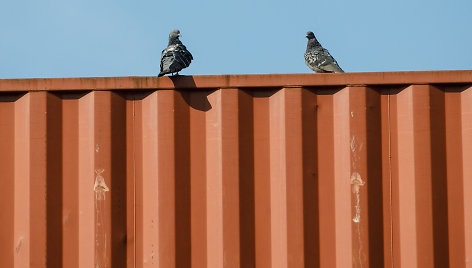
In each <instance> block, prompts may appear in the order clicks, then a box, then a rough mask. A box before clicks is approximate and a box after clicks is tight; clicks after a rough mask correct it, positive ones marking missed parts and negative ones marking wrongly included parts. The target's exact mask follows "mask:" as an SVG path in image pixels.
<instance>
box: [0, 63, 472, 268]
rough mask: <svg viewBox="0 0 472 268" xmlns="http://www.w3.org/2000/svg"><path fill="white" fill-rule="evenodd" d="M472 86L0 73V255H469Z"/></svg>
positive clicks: (128, 263)
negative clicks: (2, 77) (35, 76)
mask: <svg viewBox="0 0 472 268" xmlns="http://www.w3.org/2000/svg"><path fill="white" fill-rule="evenodd" d="M428 80H429V81H430V82H427V81H428ZM425 81H426V82H425ZM471 87H472V71H456V72H412V73H371V74H365V73H363V74H327V75H325V74H323V75H320V74H307V75H254V76H200V77H198V76H197V77H177V78H161V79H159V80H158V79H156V78H145V77H144V78H87V79H32V80H0V90H1V91H2V92H1V93H0V171H1V173H0V174H1V175H0V176H1V177H0V267H100V268H101V267H161V268H162V267H214V268H221V267H243V268H250V267H274V268H275V267H289V268H292V267H448V266H449V267H471V266H472V194H471V192H472V88H471ZM172 88H176V89H179V90H172ZM92 89H94V90H92ZM163 89H170V90H163ZM184 89H185V90H184Z"/></svg>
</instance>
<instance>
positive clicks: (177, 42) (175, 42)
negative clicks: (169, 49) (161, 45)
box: [169, 37, 182, 46]
mask: <svg viewBox="0 0 472 268" xmlns="http://www.w3.org/2000/svg"><path fill="white" fill-rule="evenodd" d="M170 45H182V42H180V40H179V38H178V37H173V38H169V46H170Z"/></svg>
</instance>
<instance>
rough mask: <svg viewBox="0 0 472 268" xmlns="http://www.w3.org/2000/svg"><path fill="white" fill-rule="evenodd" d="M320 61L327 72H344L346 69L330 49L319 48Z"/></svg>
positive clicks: (320, 65)
mask: <svg viewBox="0 0 472 268" xmlns="http://www.w3.org/2000/svg"><path fill="white" fill-rule="evenodd" d="M318 51H319V54H318V57H317V58H318V61H319V65H318V66H319V68H320V69H322V70H324V71H325V72H330V73H344V71H343V70H342V69H341V67H339V65H338V62H337V61H336V60H335V59H334V58H333V56H331V54H329V51H328V50H327V49H325V48H323V49H321V50H318Z"/></svg>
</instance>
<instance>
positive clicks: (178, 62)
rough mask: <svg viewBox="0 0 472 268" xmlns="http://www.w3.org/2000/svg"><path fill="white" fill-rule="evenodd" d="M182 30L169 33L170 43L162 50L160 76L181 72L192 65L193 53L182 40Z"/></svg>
mask: <svg viewBox="0 0 472 268" xmlns="http://www.w3.org/2000/svg"><path fill="white" fill-rule="evenodd" d="M180 36H181V35H180V31H179V30H173V31H171V32H170V34H169V44H168V45H167V47H166V49H164V50H163V51H162V55H161V72H160V73H159V75H158V76H163V75H165V74H170V73H171V74H172V75H173V74H174V73H177V74H178V73H179V71H180V70H182V69H183V68H186V67H188V66H189V65H190V62H191V61H192V60H193V57H192V54H190V52H189V51H188V50H187V48H186V47H185V46H184V45H183V44H182V42H180V40H179V37H180Z"/></svg>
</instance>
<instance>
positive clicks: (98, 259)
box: [93, 168, 110, 268]
mask: <svg viewBox="0 0 472 268" xmlns="http://www.w3.org/2000/svg"><path fill="white" fill-rule="evenodd" d="M104 171H105V169H103V168H99V169H96V170H95V173H96V176H95V184H94V186H93V189H94V191H95V230H96V232H95V263H96V267H102V268H106V267H107V233H106V223H105V221H106V219H107V218H106V217H105V215H104V213H105V205H106V204H105V194H106V192H108V191H110V188H108V186H107V184H106V183H105V178H104V177H103V176H102V173H103V172H104Z"/></svg>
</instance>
